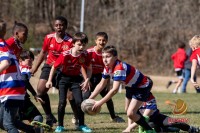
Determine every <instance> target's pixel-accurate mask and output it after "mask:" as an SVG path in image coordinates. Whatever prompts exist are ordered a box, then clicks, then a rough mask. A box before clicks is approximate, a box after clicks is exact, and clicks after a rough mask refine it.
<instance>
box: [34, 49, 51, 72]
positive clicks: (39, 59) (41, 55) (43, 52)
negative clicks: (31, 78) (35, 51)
mask: <svg viewBox="0 0 200 133" xmlns="http://www.w3.org/2000/svg"><path fill="white" fill-rule="evenodd" d="M46 56H47V52H46V51H44V50H43V49H42V50H41V51H40V54H39V55H38V59H37V62H36V64H35V65H34V67H33V68H32V70H31V73H32V74H34V73H35V72H36V71H37V70H38V68H39V66H40V64H41V63H42V61H43V60H44V59H45V57H46Z"/></svg>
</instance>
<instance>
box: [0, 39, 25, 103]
mask: <svg viewBox="0 0 200 133" xmlns="http://www.w3.org/2000/svg"><path fill="white" fill-rule="evenodd" d="M3 60H8V61H9V62H10V66H9V67H8V68H7V69H5V70H3V71H2V72H1V73H0V101H1V102H4V101H6V100H8V99H16V100H24V95H25V86H24V81H23V80H22V77H21V72H20V68H19V64H18V61H17V58H16V56H15V55H14V53H13V52H12V51H9V49H8V47H7V45H5V42H4V41H3V40H0V62H2V61H3Z"/></svg>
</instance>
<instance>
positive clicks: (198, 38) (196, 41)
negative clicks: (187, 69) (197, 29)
mask: <svg viewBox="0 0 200 133" xmlns="http://www.w3.org/2000/svg"><path fill="white" fill-rule="evenodd" d="M189 45H190V46H193V47H196V46H200V35H195V36H194V37H192V39H191V40H190V41H189Z"/></svg>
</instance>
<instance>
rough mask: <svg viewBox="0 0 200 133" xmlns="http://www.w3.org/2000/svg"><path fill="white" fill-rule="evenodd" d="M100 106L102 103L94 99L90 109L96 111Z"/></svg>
mask: <svg viewBox="0 0 200 133" xmlns="http://www.w3.org/2000/svg"><path fill="white" fill-rule="evenodd" d="M101 106H102V103H101V102H100V101H96V102H95V104H94V106H93V107H92V110H93V111H97V110H99V109H100V108H101Z"/></svg>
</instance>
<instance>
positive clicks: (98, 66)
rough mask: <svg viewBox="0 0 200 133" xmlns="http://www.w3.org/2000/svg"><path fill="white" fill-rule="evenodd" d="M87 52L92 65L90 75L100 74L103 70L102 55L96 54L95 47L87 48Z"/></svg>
mask: <svg viewBox="0 0 200 133" xmlns="http://www.w3.org/2000/svg"><path fill="white" fill-rule="evenodd" d="M87 52H88V56H89V58H90V60H91V64H92V74H98V73H102V72H103V69H104V63H103V60H102V53H97V51H96V50H95V46H93V47H91V48H88V49H87Z"/></svg>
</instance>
